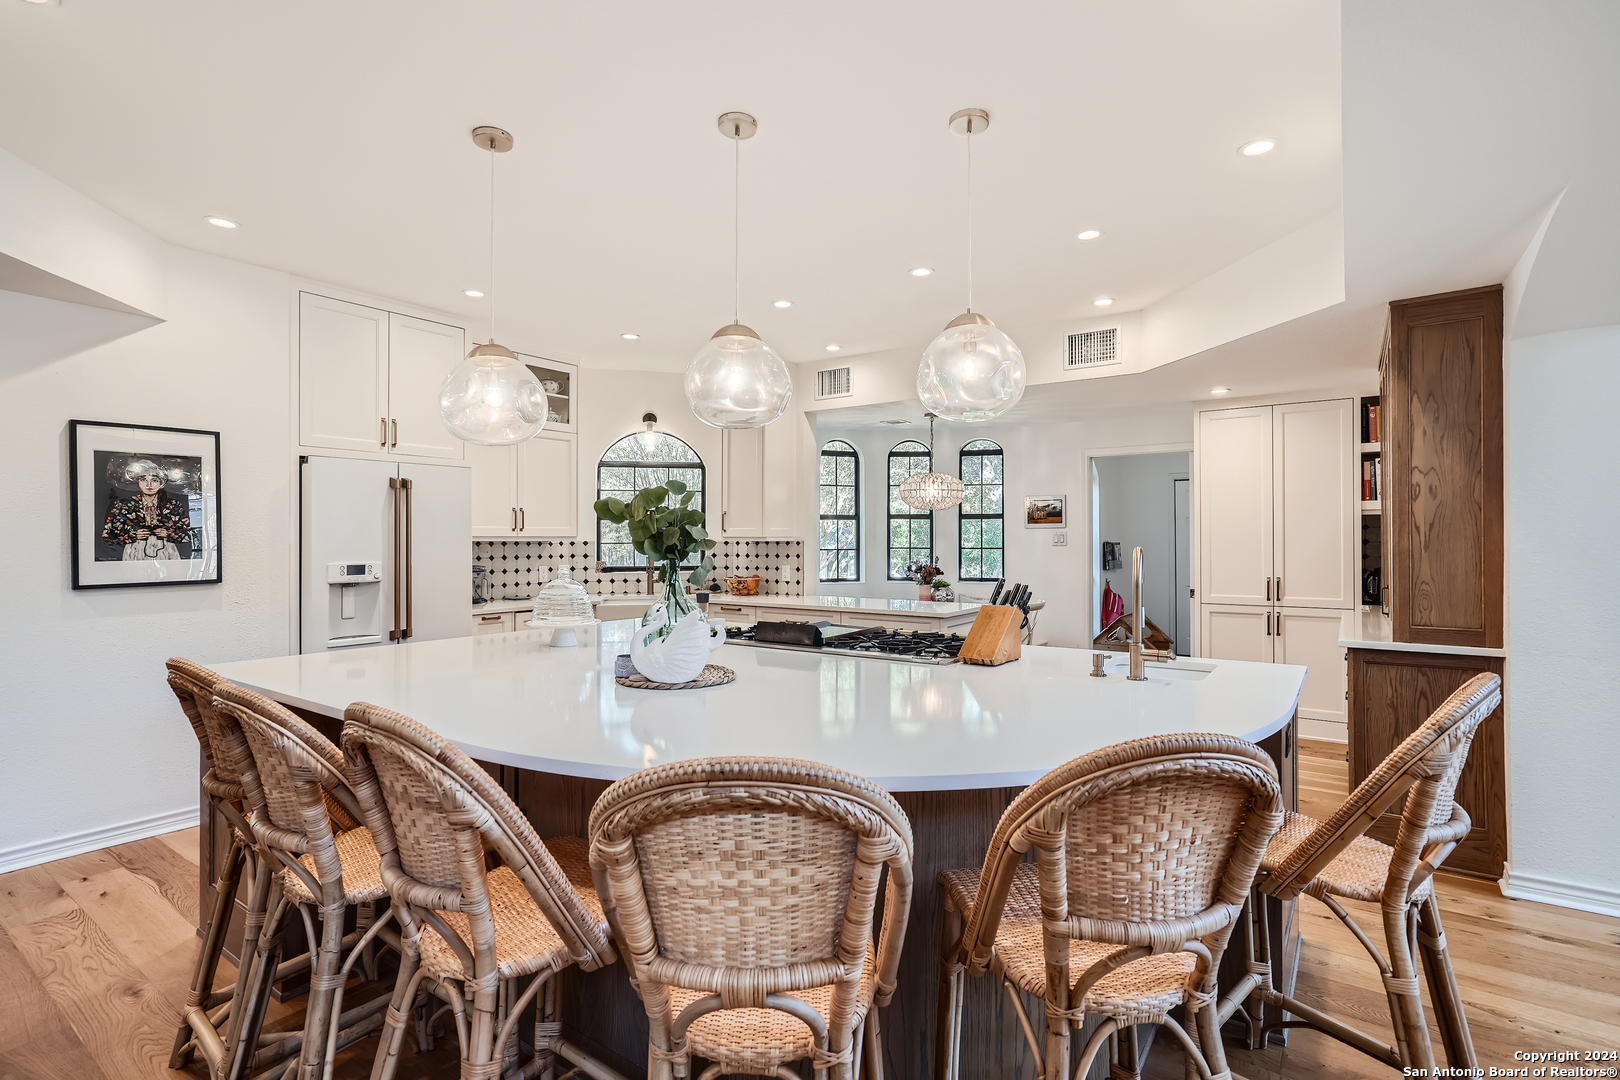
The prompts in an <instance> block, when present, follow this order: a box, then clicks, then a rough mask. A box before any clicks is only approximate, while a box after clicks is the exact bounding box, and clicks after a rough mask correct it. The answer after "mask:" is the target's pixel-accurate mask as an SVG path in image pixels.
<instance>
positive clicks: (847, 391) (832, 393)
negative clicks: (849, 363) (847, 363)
mask: <svg viewBox="0 0 1620 1080" xmlns="http://www.w3.org/2000/svg"><path fill="white" fill-rule="evenodd" d="M854 392H855V391H854V390H852V389H851V388H850V378H849V368H847V367H840V368H828V369H827V370H825V371H818V372H816V400H818V401H819V400H821V399H822V398H833V397H849V396H850V395H851V394H853V393H854Z"/></svg>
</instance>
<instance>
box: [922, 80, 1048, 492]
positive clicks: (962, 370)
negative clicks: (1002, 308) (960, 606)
mask: <svg viewBox="0 0 1620 1080" xmlns="http://www.w3.org/2000/svg"><path fill="white" fill-rule="evenodd" d="M989 126H990V114H989V113H987V112H985V111H984V110H983V109H961V110H958V111H957V112H955V113H952V114H951V121H950V128H951V131H952V132H954V133H955V134H957V135H965V136H967V144H968V152H967V159H968V214H967V226H968V229H967V233H968V305H967V312H966V313H965V314H962V315H958V316H957V317H956V318H954V319H952V320H951V321H950V322H949V323H947V324H946V326H945V329H944V330H943V331H941V332H940V335H939V336H938V337H936V338H935V339H934V340H933V343H932V344H930V345H929V346H928V349H927V351H925V352H924V353H923V358H922V363H920V364H918V365H917V396H918V397H919V398H921V399H922V403H923V407H924V408H926V409H928V410H929V411H930V412H933V413H937V414H938V415H939V416H941V417H943V418H944V419H946V420H965V421H968V422H972V421H975V420H993V419H995V418H996V417H998V416H1000V415H1001V414H1002V413H1004V412H1006V411H1007V410H1008V409H1010V408H1012V407H1013V406H1014V405H1016V404H1018V399H1019V398H1021V397H1023V396H1024V378H1025V371H1024V354H1023V352H1022V351H1020V350H1019V348H1018V346H1017V344H1015V343H1014V342H1013V339H1012V338H1010V337H1008V336H1007V335H1006V334H1004V333H1002V332H1001V331H1000V330H998V329H997V328H996V324H995V323H993V322H991V321H990V320H989V319H987V318H985V317H984V316H983V315H980V314H978V313H977V312H975V311H974V310H973V136H974V135H975V134H977V133H979V132H981V131H983V130H985V129H986V128H988V127H989ZM953 505H954V504H953Z"/></svg>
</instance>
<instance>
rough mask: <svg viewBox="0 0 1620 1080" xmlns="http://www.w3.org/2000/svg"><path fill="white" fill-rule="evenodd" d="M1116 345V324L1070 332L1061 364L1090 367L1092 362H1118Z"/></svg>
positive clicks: (1066, 367)
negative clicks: (1098, 328) (1076, 332)
mask: <svg viewBox="0 0 1620 1080" xmlns="http://www.w3.org/2000/svg"><path fill="white" fill-rule="evenodd" d="M1118 345H1119V327H1117V326H1109V327H1105V328H1103V329H1101V330H1085V331H1082V332H1081V333H1078V334H1070V335H1069V341H1068V348H1067V349H1066V350H1065V351H1064V353H1063V366H1064V368H1065V369H1068V368H1081V367H1091V366H1092V365H1094V364H1117V363H1119V348H1118Z"/></svg>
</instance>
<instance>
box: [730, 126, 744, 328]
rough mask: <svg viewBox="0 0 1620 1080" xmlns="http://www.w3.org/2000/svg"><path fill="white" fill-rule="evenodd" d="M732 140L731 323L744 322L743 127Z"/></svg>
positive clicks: (738, 129) (740, 127) (739, 128)
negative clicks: (732, 290) (732, 291)
mask: <svg viewBox="0 0 1620 1080" xmlns="http://www.w3.org/2000/svg"><path fill="white" fill-rule="evenodd" d="M737 135H738V137H737V138H735V139H732V140H731V150H732V155H731V280H732V285H733V288H734V289H735V291H734V293H733V294H732V306H731V322H732V324H733V325H736V324H737V323H740V322H742V138H741V135H742V125H741V124H738V125H737Z"/></svg>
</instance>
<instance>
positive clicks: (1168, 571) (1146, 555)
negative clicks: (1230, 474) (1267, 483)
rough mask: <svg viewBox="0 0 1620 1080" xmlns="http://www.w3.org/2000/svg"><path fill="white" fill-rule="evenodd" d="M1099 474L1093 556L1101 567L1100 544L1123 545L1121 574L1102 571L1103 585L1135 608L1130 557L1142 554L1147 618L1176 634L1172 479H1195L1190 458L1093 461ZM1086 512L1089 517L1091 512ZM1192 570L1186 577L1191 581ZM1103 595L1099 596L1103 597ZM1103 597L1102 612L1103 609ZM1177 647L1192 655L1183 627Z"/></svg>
mask: <svg viewBox="0 0 1620 1080" xmlns="http://www.w3.org/2000/svg"><path fill="white" fill-rule="evenodd" d="M1092 465H1093V466H1094V467H1095V468H1096V470H1097V495H1098V498H1097V520H1098V523H1099V528H1098V530H1097V532H1098V535H1097V543H1096V547H1097V550H1096V551H1094V552H1092V553H1091V554H1092V555H1093V557H1095V558H1096V559H1097V565H1098V566H1099V567H1100V566H1101V565H1102V550H1101V549H1102V544H1103V542H1104V541H1108V540H1112V541H1117V542H1118V543H1119V545H1120V562H1121V568H1120V569H1119V570H1112V571H1104V572H1103V575H1102V576H1103V579H1104V580H1106V581H1109V582H1112V583H1113V586H1114V591H1115V592H1117V593H1119V594H1120V595H1121V596H1122V597H1124V598H1125V609H1126V610H1127V611H1129V610H1130V606H1131V551H1132V549H1133V548H1135V547H1137V546H1138V545H1140V546H1141V548H1142V560H1143V570H1142V593H1143V596H1142V603H1143V606H1144V607H1146V608H1147V613H1148V618H1149V619H1151V620H1152V621H1153V622H1154V623H1155V624H1156V625H1157V626H1158V627H1159V628H1160V629H1161V630H1163V631H1164V632H1165V633H1167V634H1171V635H1174V634H1175V633H1176V629H1177V628H1176V626H1175V620H1174V619H1172V618H1171V611H1170V604H1171V596H1172V593H1173V590H1174V584H1175V571H1176V568H1175V555H1176V548H1175V536H1176V534H1175V491H1174V489H1173V488H1172V487H1171V478H1172V477H1182V478H1190V477H1191V476H1192V454H1191V453H1187V452H1183V453H1171V454H1122V455H1118V456H1113V457H1098V458H1092ZM1083 512H1085V513H1090V509H1089V507H1086V508H1084V509H1083ZM1191 569H1192V568H1191V567H1187V568H1186V569H1185V571H1184V576H1185V577H1186V579H1187V580H1188V581H1191V580H1192V578H1191ZM1100 591H1101V590H1099V592H1100ZM1101 603H1102V601H1101V598H1100V596H1099V599H1098V606H1099V608H1100V607H1101ZM1181 631H1182V634H1183V636H1182V638H1181V640H1179V641H1178V642H1177V644H1178V645H1179V646H1180V647H1181V648H1182V649H1183V650H1186V651H1188V652H1190V651H1191V646H1192V636H1191V634H1190V633H1189V632H1188V628H1186V627H1182V628H1181Z"/></svg>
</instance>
